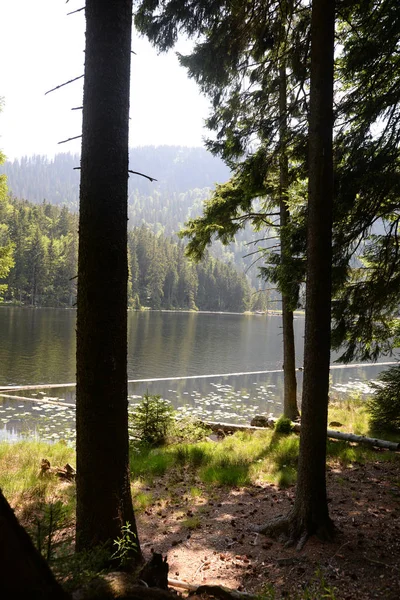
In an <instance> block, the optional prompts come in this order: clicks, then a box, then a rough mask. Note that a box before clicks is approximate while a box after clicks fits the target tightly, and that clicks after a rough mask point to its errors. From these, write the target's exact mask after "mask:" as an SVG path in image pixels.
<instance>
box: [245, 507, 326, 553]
mask: <svg viewBox="0 0 400 600" xmlns="http://www.w3.org/2000/svg"><path fill="white" fill-rule="evenodd" d="M252 531H256V532H257V533H263V534H264V535H268V536H269V537H272V538H275V539H278V540H279V541H280V542H282V543H284V544H285V546H286V547H290V546H294V545H296V550H297V551H299V552H300V551H301V550H302V549H303V548H304V546H305V544H306V542H307V540H308V539H309V538H310V537H311V536H313V535H316V536H317V537H318V539H320V540H321V541H324V542H325V541H329V542H330V541H332V540H333V538H334V535H335V525H334V523H333V521H331V519H330V518H329V517H328V519H327V521H326V522H325V521H324V523H321V524H318V525H316V524H315V523H308V524H307V523H306V522H305V519H302V518H301V517H299V515H297V514H296V513H295V512H294V511H293V510H292V511H290V512H289V513H288V514H287V515H280V516H279V517H275V518H274V519H271V520H270V521H267V523H265V524H264V525H260V526H258V527H253V528H252Z"/></svg>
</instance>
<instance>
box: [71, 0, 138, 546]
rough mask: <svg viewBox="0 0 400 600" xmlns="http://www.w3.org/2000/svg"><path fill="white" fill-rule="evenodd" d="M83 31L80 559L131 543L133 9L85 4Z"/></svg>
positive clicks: (123, 0) (123, 1) (116, 2)
mask: <svg viewBox="0 0 400 600" xmlns="http://www.w3.org/2000/svg"><path fill="white" fill-rule="evenodd" d="M86 23H87V25H86V54H85V79H84V97H83V131H82V134H83V135H82V161H81V187H80V219H79V266H78V316H77V406H76V428H77V443H76V448H77V524H76V534H77V538H76V539H77V541H76V547H77V550H82V549H87V548H91V547H93V546H94V545H96V544H100V543H103V542H107V541H108V542H109V541H112V540H114V539H115V538H117V537H118V536H121V526H122V525H124V524H125V523H126V522H127V521H129V523H130V525H131V530H132V531H133V532H134V533H137V532H136V525H135V517H134V513H133V507H132V499H131V491H130V480H129V452H128V451H129V446H128V414H127V409H128V400H127V284H128V264H127V185H128V122H129V84H130V56H131V28H132V1H131V0H113V2H98V1H97V0H87V1H86ZM137 541H138V540H137ZM138 544H139V541H138ZM138 547H139V546H138ZM137 555H138V557H139V556H140V553H139V552H138V553H137Z"/></svg>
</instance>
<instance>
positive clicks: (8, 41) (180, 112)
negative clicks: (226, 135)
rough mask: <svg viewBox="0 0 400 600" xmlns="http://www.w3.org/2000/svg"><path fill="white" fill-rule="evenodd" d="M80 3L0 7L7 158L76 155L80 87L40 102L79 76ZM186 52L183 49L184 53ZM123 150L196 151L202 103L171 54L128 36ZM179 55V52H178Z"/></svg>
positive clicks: (27, 1) (10, 1) (5, 2)
mask: <svg viewBox="0 0 400 600" xmlns="http://www.w3.org/2000/svg"><path fill="white" fill-rule="evenodd" d="M83 4H84V0H71V1H70V2H68V4H66V2H65V0H1V1H0V23H1V30H0V97H3V98H4V101H5V106H4V110H3V112H2V113H1V114H0V149H1V150H3V151H4V153H5V154H6V156H7V158H9V159H10V160H11V159H14V158H18V157H20V156H23V155H28V156H29V155H31V154H47V155H49V156H53V155H54V154H55V153H57V152H79V151H80V140H76V141H73V142H69V143H67V144H61V145H58V142H59V141H61V140H64V139H67V138H70V137H73V136H75V135H79V134H80V133H81V118H82V117H81V111H71V108H72V107H74V106H81V104H82V86H83V83H82V81H83V80H79V81H77V82H74V83H72V84H70V85H68V86H66V87H64V88H61V89H60V90H57V91H55V92H52V93H51V94H48V95H47V96H45V92H46V91H47V90H50V89H51V88H53V87H55V86H57V85H59V84H61V83H63V82H65V81H68V80H70V79H73V78H74V77H77V76H78V75H81V74H83V59H84V53H83V50H84V44H85V38H84V31H85V18H84V12H83V11H82V12H79V13H76V14H73V15H69V16H67V13H68V12H70V11H73V10H76V9H78V8H81V7H82V6H83ZM186 47H187V46H186ZM132 49H133V50H134V51H135V52H136V55H132V70H131V73H132V76H131V121H130V145H131V146H143V145H163V144H171V145H175V144H176V145H182V146H201V145H202V138H203V137H204V136H206V135H207V131H206V129H205V128H204V119H205V118H206V117H207V114H208V102H207V100H206V99H205V98H204V97H202V96H201V95H200V93H199V90H198V88H197V85H196V84H195V83H194V82H193V81H191V80H189V79H188V78H187V76H186V71H185V69H184V68H183V67H180V66H179V63H178V59H177V58H176V56H175V52H174V51H173V52H170V53H168V54H167V55H165V54H162V55H157V53H156V51H155V50H154V49H153V48H152V46H151V45H150V44H149V43H148V42H147V40H145V39H143V38H139V36H138V34H136V33H135V32H134V34H133V41H132ZM181 52H184V49H183V50H182V47H181Z"/></svg>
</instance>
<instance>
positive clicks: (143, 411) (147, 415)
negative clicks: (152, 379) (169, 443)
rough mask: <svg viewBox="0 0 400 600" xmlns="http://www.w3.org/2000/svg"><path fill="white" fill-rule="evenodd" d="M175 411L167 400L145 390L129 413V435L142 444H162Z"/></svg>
mask: <svg viewBox="0 0 400 600" xmlns="http://www.w3.org/2000/svg"><path fill="white" fill-rule="evenodd" d="M174 414H175V411H174V409H173V408H172V406H171V404H170V403H169V402H168V400H164V399H162V398H161V396H158V395H154V396H151V395H150V394H149V393H148V392H146V393H145V394H144V396H143V399H142V402H141V403H140V404H139V405H138V406H137V407H136V408H135V410H134V412H131V413H130V415H129V426H130V437H131V438H132V437H133V438H136V440H138V441H139V442H140V443H142V444H148V445H149V446H162V445H163V444H165V442H166V440H167V436H168V432H169V430H170V428H171V426H172V423H173V421H174Z"/></svg>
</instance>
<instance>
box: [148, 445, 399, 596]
mask: <svg viewBox="0 0 400 600" xmlns="http://www.w3.org/2000/svg"><path fill="white" fill-rule="evenodd" d="M327 480H328V496H329V503H330V514H331V517H332V519H333V520H334V522H335V524H336V526H337V535H336V539H335V541H334V542H332V543H321V542H320V541H319V540H317V539H310V540H309V541H308V542H307V543H306V545H305V547H304V549H303V550H302V551H300V552H298V551H297V550H296V549H295V548H286V547H285V546H284V544H283V543H281V542H279V541H276V540H272V539H270V538H268V537H266V536H264V535H260V534H256V533H254V532H252V531H251V526H252V525H261V524H263V523H265V522H266V521H267V520H268V519H270V518H271V517H274V516H276V515H279V514H285V513H286V512H287V511H288V510H289V508H290V506H291V504H292V503H293V498H294V492H295V490H294V488H289V489H285V490H280V489H278V488H277V487H276V486H273V485H268V484H262V485H255V486H252V487H246V488H238V489H231V490H229V489H227V488H224V487H213V488H211V491H210V488H206V487H205V486H204V485H202V484H200V483H199V482H197V481H195V479H194V476H193V475H192V474H190V473H189V472H182V471H179V472H178V471H177V472H176V475H174V476H172V477H171V475H169V476H168V477H167V476H166V477H164V478H161V480H160V479H157V481H155V482H154V486H147V487H146V488H145V489H144V490H142V493H145V494H148V495H151V496H152V498H153V500H152V503H151V505H148V506H147V508H146V509H145V510H144V511H143V512H141V513H140V514H138V529H139V532H140V538H141V539H140V542H141V545H142V548H143V552H144V554H145V556H146V558H148V557H149V556H150V553H151V549H154V550H155V551H157V552H162V553H163V555H167V556H168V563H169V567H170V570H169V577H170V579H174V580H179V581H181V582H186V583H190V584H195V585H202V584H217V585H223V586H226V587H229V588H232V589H236V590H241V591H247V592H251V593H257V592H260V591H262V590H264V592H266V590H269V595H268V594H267V595H266V597H267V598H271V599H272V598H293V599H294V598H308V599H310V598H316V599H317V598H335V599H340V600H346V599H355V598H357V600H367V599H370V598H371V599H372V598H384V599H385V600H395V599H396V600H398V599H399V598H400V539H399V536H400V456H399V460H398V461H396V462H394V463H382V462H378V461H376V462H373V463H369V464H368V465H353V466H352V467H349V468H345V469H342V468H339V467H338V468H331V469H330V470H329V471H328V476H327ZM172 490H173V493H172ZM306 589H308V591H309V595H306V594H305V590H306ZM272 590H273V591H272Z"/></svg>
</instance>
